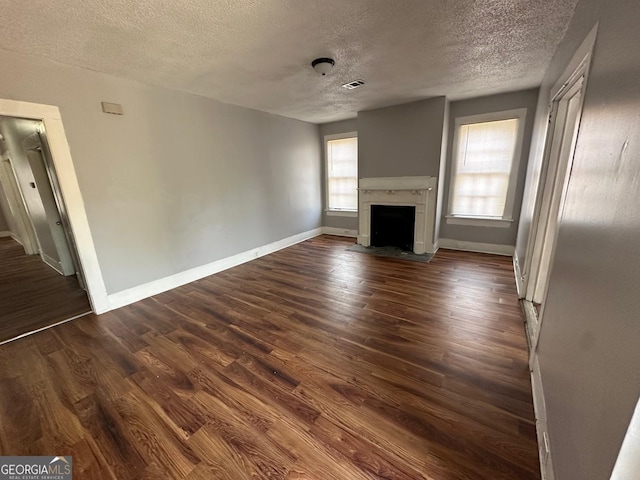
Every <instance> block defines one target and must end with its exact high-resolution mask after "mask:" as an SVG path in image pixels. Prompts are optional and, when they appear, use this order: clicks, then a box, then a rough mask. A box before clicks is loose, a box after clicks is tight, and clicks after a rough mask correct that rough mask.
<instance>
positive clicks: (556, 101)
mask: <svg viewBox="0 0 640 480" xmlns="http://www.w3.org/2000/svg"><path fill="white" fill-rule="evenodd" d="M597 31H598V25H597V24H596V25H595V26H594V27H593V29H592V30H591V32H589V35H587V37H586V38H585V40H584V41H583V42H582V44H581V45H580V47H579V48H578V50H577V51H576V53H575V55H574V56H573V58H572V59H571V61H570V62H569V64H568V65H567V68H566V69H565V70H564V72H563V74H562V75H561V76H560V77H559V79H558V81H557V82H556V83H555V84H554V85H553V87H552V88H551V89H550V102H549V106H548V125H547V130H546V133H545V141H544V150H543V160H542V165H541V172H540V179H539V182H538V185H537V191H536V202H535V208H534V214H533V218H532V222H531V226H532V228H531V229H530V231H529V238H528V241H527V253H526V257H525V270H524V271H525V276H524V285H523V290H524V292H525V298H524V299H523V300H524V302H525V303H528V304H529V305H531V302H532V300H533V297H534V293H536V292H535V288H536V284H537V283H538V278H539V276H540V275H546V276H547V277H549V276H550V275H551V271H552V269H553V259H554V256H555V244H556V238H557V228H558V227H559V224H560V221H561V218H562V213H563V205H564V198H565V196H566V191H567V187H568V182H569V178H570V172H571V168H572V165H573V159H574V155H575V146H576V142H577V139H578V134H579V130H580V123H581V118H582V110H583V106H584V99H585V93H586V88H587V83H588V77H589V70H590V67H591V59H592V56H593V50H594V47H595V41H596V37H597ZM579 81H582V85H581V87H580V93H581V97H580V103H579V107H578V114H577V119H576V126H575V129H574V132H573V135H572V138H571V145H570V150H569V155H568V161H567V163H566V167H565V168H564V172H559V171H558V168H559V167H560V166H561V165H560V163H561V162H557V163H556V164H555V165H554V166H553V167H552V169H551V170H550V161H551V156H552V154H553V152H552V147H553V145H554V142H553V140H554V136H555V135H556V134H557V133H558V132H557V131H556V123H557V121H558V118H557V115H558V110H559V109H558V107H559V105H560V102H561V101H562V100H563V99H564V97H565V96H566V95H567V94H568V93H569V92H570V91H571V90H572V88H573V87H574V86H575V85H576V83H577V82H579ZM563 121H564V120H563ZM559 133H560V134H561V135H564V130H563V131H562V132H559ZM558 174H561V175H562V185H561V198H560V206H559V210H558V215H557V216H552V217H550V216H549V215H550V209H551V201H550V198H549V195H552V194H553V193H554V191H556V189H555V188H550V189H549V190H548V191H547V187H548V186H549V184H548V182H552V183H553V184H554V187H555V185H556V184H557V182H558V181H559V180H560V178H558ZM559 187H560V186H559ZM549 222H555V230H556V235H555V238H554V239H553V240H552V242H551V244H550V245H549V244H545V241H546V240H547V241H548V239H547V238H546V235H545V233H546V232H547V228H548V225H549ZM543 248H550V249H551V251H550V262H549V264H548V268H547V269H544V267H543V266H542V265H541V264H540V254H541V252H542V251H543ZM546 285H547V287H546V288H545V291H544V293H543V301H542V308H541V310H540V313H539V315H537V314H535V310H534V309H533V308H528V310H529V311H533V312H534V313H533V315H532V316H531V317H532V318H529V317H530V316H529V315H528V316H527V317H528V318H527V321H534V322H536V323H535V325H532V326H529V328H527V334H528V335H529V343H530V364H531V365H533V360H534V357H535V352H536V349H537V346H538V340H539V337H540V329H541V327H542V322H543V319H544V313H545V304H546V297H547V293H548V279H547V282H546Z"/></svg>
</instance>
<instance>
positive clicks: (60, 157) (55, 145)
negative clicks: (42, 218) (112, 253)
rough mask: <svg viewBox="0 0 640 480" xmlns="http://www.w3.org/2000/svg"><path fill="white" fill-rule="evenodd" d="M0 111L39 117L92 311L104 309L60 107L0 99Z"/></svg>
mask: <svg viewBox="0 0 640 480" xmlns="http://www.w3.org/2000/svg"><path fill="white" fill-rule="evenodd" d="M0 115H2V116H8V117H20V118H29V119H34V120H42V122H43V125H44V129H45V132H46V134H47V140H48V145H49V151H50V153H51V160H52V162H53V167H54V169H55V171H56V174H57V177H58V182H59V184H60V193H61V195H62V198H63V200H64V204H65V206H66V209H67V216H68V219H69V224H70V226H71V229H72V231H73V234H74V238H75V242H76V247H77V251H78V257H79V260H80V264H81V267H82V271H83V273H84V279H85V282H86V287H87V294H88V297H89V301H90V303H91V307H92V309H93V311H94V312H96V313H103V312H106V311H108V310H109V301H108V298H107V291H106V288H105V285H104V280H103V276H102V270H101V268H100V263H99V262H98V255H97V253H96V248H95V243H94V241H93V237H92V234H91V228H90V226H89V220H88V218H87V212H86V209H85V205H84V200H83V198H82V193H81V191H80V185H79V184H78V178H77V175H76V170H75V167H74V164H73V159H72V158H71V151H70V150H69V144H68V142H67V136H66V134H65V131H64V127H63V124H62V117H61V115H60V109H59V108H58V107H56V106H53V105H43V104H38V103H29V102H20V101H17V100H5V99H0Z"/></svg>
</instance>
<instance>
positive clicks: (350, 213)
mask: <svg viewBox="0 0 640 480" xmlns="http://www.w3.org/2000/svg"><path fill="white" fill-rule="evenodd" d="M324 213H325V214H326V215H327V216H329V217H357V216H358V211H357V210H325V211H324Z"/></svg>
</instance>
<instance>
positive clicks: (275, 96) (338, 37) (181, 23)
mask: <svg viewBox="0 0 640 480" xmlns="http://www.w3.org/2000/svg"><path fill="white" fill-rule="evenodd" d="M576 3H577V0H482V1H479V0H395V1H392V0H271V1H268V0H262V1H260V0H28V1H26V0H25V1H15V0H2V1H1V5H0V22H1V23H0V24H1V25H2V28H0V46H1V47H2V48H5V49H8V50H14V51H17V52H21V53H26V54H32V55H38V56H42V57H46V58H50V59H54V60H57V61H59V62H62V63H66V64H71V65H76V66H80V67H85V68H88V69H91V70H96V71H99V72H105V73H110V74H113V75H117V76H120V77H124V78H129V79H133V80H138V81H140V82H144V83H148V84H153V85H158V86H163V87H168V88H172V89H176V90H183V91H187V92H191V93H195V94H198V95H202V96H205V97H210V98H214V99H217V100H220V101H223V102H226V103H232V104H236V105H243V106H246V107H250V108H255V109H258V110H263V111H266V112H271V113H275V114H278V115H283V116H286V117H292V118H297V119H300V120H306V121H309V122H315V123H322V122H327V121H333V120H340V119H344V118H350V117H355V114H356V112H358V111H360V110H367V109H371V108H376V107H381V106H386V105H393V104H397V103H404V102H409V101H413V100H418V99H423V98H428V97H432V96H436V95H447V96H448V97H450V98H451V99H454V100H455V99H462V98H469V97H474V96H480V95H487V94H492V93H500V92H506V91H513V90H519V89H523V88H529V87H534V86H537V85H539V83H540V81H541V79H542V76H543V74H544V71H545V69H546V66H547V65H548V63H549V62H550V60H551V57H552V55H553V53H554V51H555V49H556V47H557V45H558V43H559V42H560V40H561V39H562V36H563V35H564V32H565V29H566V27H567V24H568V22H569V20H570V18H571V15H572V13H573V9H574V6H575V4H576ZM321 56H329V57H333V58H334V59H335V60H336V66H335V67H334V69H333V71H332V73H331V74H330V75H328V76H326V77H321V76H319V75H317V74H316V73H315V72H314V71H313V70H312V69H311V67H310V62H311V60H313V59H314V58H316V57H321ZM356 79H363V80H365V81H366V82H367V83H366V85H365V86H363V87H360V88H359V89H357V90H346V89H344V88H341V86H340V85H341V84H343V83H346V82H349V81H352V80H356Z"/></svg>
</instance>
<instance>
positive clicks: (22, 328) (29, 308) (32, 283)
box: [0, 237, 91, 342]
mask: <svg viewBox="0 0 640 480" xmlns="http://www.w3.org/2000/svg"><path fill="white" fill-rule="evenodd" d="M89 311H91V307H90V305H89V299H88V298H87V294H86V293H85V292H84V290H82V289H81V288H80V286H79V285H78V281H77V280H76V278H75V277H63V276H62V275H60V274H59V273H57V272H56V271H54V270H53V269H52V268H51V267H49V266H47V265H45V264H44V262H42V260H41V259H40V256H39V255H26V254H25V253H24V249H23V248H22V246H21V245H20V244H19V243H18V242H16V241H15V240H13V239H12V238H8V237H3V238H0V342H3V341H5V340H8V339H10V338H15V337H17V336H18V335H22V334H23V333H26V332H31V331H33V330H37V329H39V328H42V327H46V326H48V325H52V324H54V323H57V322H60V321H62V320H66V319H68V318H71V317H75V316H77V315H80V314H82V313H86V312H89Z"/></svg>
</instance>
